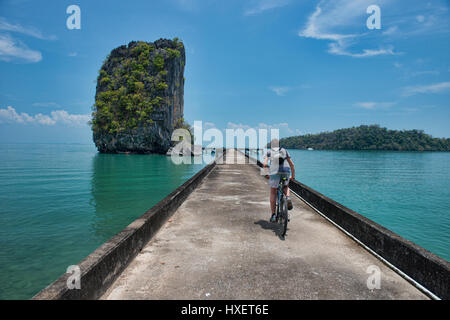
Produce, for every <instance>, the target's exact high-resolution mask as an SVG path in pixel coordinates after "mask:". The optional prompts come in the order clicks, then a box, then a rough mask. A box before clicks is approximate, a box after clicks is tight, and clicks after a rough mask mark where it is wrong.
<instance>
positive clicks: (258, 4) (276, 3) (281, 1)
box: [244, 0, 290, 16]
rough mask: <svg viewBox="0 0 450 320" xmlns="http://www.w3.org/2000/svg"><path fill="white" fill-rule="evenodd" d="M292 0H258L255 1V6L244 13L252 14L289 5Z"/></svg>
mask: <svg viewBox="0 0 450 320" xmlns="http://www.w3.org/2000/svg"><path fill="white" fill-rule="evenodd" d="M289 2H290V0H257V1H253V6H252V7H251V8H249V9H247V10H245V12H244V15H246V16H252V15H257V14H260V13H262V12H264V11H268V10H272V9H275V8H280V7H284V6H286V5H288V4H289Z"/></svg>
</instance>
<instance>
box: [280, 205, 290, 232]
mask: <svg viewBox="0 0 450 320" xmlns="http://www.w3.org/2000/svg"><path fill="white" fill-rule="evenodd" d="M288 221H289V220H288V207H287V199H286V197H282V198H281V203H280V224H281V227H282V228H283V230H282V233H281V236H282V237H285V236H286V232H287V225H288Z"/></svg>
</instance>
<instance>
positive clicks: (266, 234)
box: [102, 150, 428, 299]
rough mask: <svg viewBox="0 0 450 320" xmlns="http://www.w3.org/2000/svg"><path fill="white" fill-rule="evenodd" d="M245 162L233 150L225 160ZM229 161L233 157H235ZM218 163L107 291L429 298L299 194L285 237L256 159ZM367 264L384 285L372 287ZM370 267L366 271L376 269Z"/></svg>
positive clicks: (156, 295)
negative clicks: (272, 213) (275, 220)
mask: <svg viewBox="0 0 450 320" xmlns="http://www.w3.org/2000/svg"><path fill="white" fill-rule="evenodd" d="M232 157H233V158H234V159H238V158H239V159H240V160H243V159H242V157H244V158H245V156H244V155H242V154H241V153H239V152H236V151H234V150H227V159H230V158H232ZM228 161H229V160H228ZM228 161H225V163H224V164H219V165H217V166H216V167H215V168H214V169H213V170H212V171H211V173H210V174H209V175H208V176H207V177H206V178H205V179H204V180H203V182H202V183H201V184H200V185H199V186H198V187H197V189H195V190H194V191H193V192H192V193H191V194H190V195H189V197H188V198H187V199H186V200H185V201H184V203H183V204H182V205H181V206H180V207H179V208H178V209H177V211H176V212H175V213H174V215H173V216H172V218H171V219H170V220H169V221H168V222H167V223H166V224H165V225H164V226H163V227H162V228H161V229H160V231H159V232H158V233H157V234H156V235H155V236H154V237H153V239H152V240H151V241H150V242H149V243H148V244H147V245H146V246H145V247H144V248H143V249H142V251H141V252H140V253H139V254H138V255H137V257H136V258H135V259H134V260H133V261H132V262H131V263H130V264H129V265H128V266H127V268H126V269H125V270H124V271H123V272H122V274H121V275H120V276H119V277H118V278H117V280H116V281H115V282H114V283H113V285H112V286H111V287H110V288H109V289H108V290H107V291H106V292H105V294H104V295H103V296H102V299H428V297H427V296H425V295H424V294H423V293H422V292H420V291H419V290H418V289H416V288H415V287H414V286H413V285H412V284H410V283H409V282H407V281H406V280H404V279H403V278H402V277H401V276H399V275H398V274H397V273H395V272H394V271H393V270H392V269H390V268H389V267H388V266H386V265H385V264H383V263H382V262H381V261H380V260H378V259H377V258H376V257H375V256H373V255H372V254H370V253H369V252H368V251H366V250H365V249H364V248H363V247H361V246H360V245H359V244H357V243H356V242H355V241H354V240H352V239H351V238H350V237H348V236H347V235H346V234H344V233H343V232H342V231H340V230H339V229H338V228H336V227H335V226H334V225H333V224H331V223H330V222H328V221H327V220H326V219H325V218H323V217H322V216H321V215H319V214H318V213H316V212H315V211H314V210H313V209H311V208H310V207H309V206H308V205H307V204H306V203H305V202H303V201H302V200H301V199H300V198H297V197H295V196H294V195H293V196H292V199H293V204H294V209H293V210H292V211H290V213H291V222H290V223H289V226H288V233H287V236H286V238H285V239H284V240H282V239H280V237H279V236H278V234H279V229H278V225H277V224H273V223H269V222H268V220H269V217H270V209H269V188H268V186H267V180H266V179H265V178H264V177H263V176H261V175H260V174H259V168H258V167H257V166H256V165H254V164H248V163H247V164H226V162H228ZM370 266H376V267H378V268H379V269H380V271H381V278H380V279H381V282H380V289H373V290H370V289H368V286H367V280H368V278H369V277H370V276H371V274H370V273H367V272H368V268H369V267H370ZM370 270H371V269H369V271H370Z"/></svg>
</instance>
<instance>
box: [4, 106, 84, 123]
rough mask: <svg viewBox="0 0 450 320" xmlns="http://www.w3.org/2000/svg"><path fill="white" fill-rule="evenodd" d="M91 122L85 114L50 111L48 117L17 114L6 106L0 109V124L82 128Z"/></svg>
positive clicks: (23, 113) (40, 114) (39, 114)
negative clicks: (60, 125)
mask: <svg viewBox="0 0 450 320" xmlns="http://www.w3.org/2000/svg"><path fill="white" fill-rule="evenodd" d="M89 120H91V116H90V115H87V114H69V113H68V112H67V111H65V110H57V111H52V112H51V113H50V115H44V114H42V113H38V114H36V115H34V116H32V115H29V114H28V113H25V112H21V113H18V112H17V111H16V109H14V108H13V107H11V106H8V107H7V108H6V109H0V123H21V124H29V123H34V124H41V125H46V126H53V125H55V124H65V125H69V126H84V125H87V123H88V121H89Z"/></svg>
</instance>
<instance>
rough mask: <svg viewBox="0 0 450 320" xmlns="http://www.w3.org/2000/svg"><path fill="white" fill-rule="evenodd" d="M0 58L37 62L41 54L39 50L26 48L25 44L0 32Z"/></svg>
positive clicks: (3, 59)
mask: <svg viewBox="0 0 450 320" xmlns="http://www.w3.org/2000/svg"><path fill="white" fill-rule="evenodd" d="M0 60H2V61H7V62H9V61H12V60H19V61H23V62H39V61H41V60H42V54H41V53H40V52H39V51H35V50H31V49H28V48H27V46H26V45H25V44H23V43H21V42H20V41H18V40H15V39H13V38H11V37H10V36H9V35H6V34H5V35H2V34H0Z"/></svg>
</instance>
